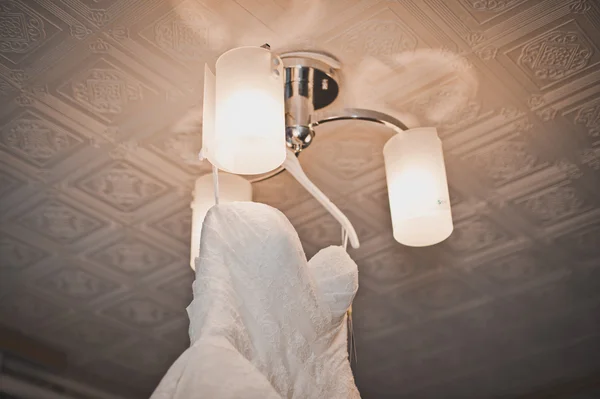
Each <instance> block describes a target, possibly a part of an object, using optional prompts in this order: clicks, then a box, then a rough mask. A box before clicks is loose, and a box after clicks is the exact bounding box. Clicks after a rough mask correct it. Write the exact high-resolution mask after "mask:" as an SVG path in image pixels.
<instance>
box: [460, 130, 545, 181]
mask: <svg viewBox="0 0 600 399" xmlns="http://www.w3.org/2000/svg"><path fill="white" fill-rule="evenodd" d="M536 150H537V148H534V147H533V144H532V143H531V142H530V140H529V139H528V137H527V136H526V134H525V133H523V132H522V131H519V130H517V131H513V132H511V133H509V134H506V135H502V136H500V137H496V139H495V140H493V141H488V142H487V143H486V144H483V145H481V146H480V147H479V148H475V149H474V150H471V151H469V152H467V153H464V154H462V155H461V156H460V159H461V160H462V161H463V162H464V163H465V164H468V165H469V166H470V168H471V169H472V171H473V172H475V173H477V174H479V175H480V176H481V177H483V178H486V179H487V180H489V181H490V183H492V184H493V185H494V186H496V187H500V186H502V185H505V184H507V183H509V182H511V181H514V180H517V179H521V178H524V177H526V176H528V175H530V174H532V173H534V172H537V171H539V170H541V169H543V168H545V167H547V166H548V163H547V162H545V160H544V155H543V154H540V153H539V152H536Z"/></svg>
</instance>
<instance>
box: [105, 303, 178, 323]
mask: <svg viewBox="0 0 600 399" xmlns="http://www.w3.org/2000/svg"><path fill="white" fill-rule="evenodd" d="M102 313H103V314H104V315H106V316H108V317H111V318H113V319H115V320H117V321H120V322H122V323H124V324H126V325H128V326H130V327H133V328H140V329H145V328H150V327H158V326H160V325H162V324H164V323H166V322H169V321H171V320H173V319H175V318H176V317H177V314H176V312H174V311H172V310H171V309H169V308H168V307H167V306H165V305H164V304H161V303H160V302H158V301H156V300H154V299H152V298H150V297H148V296H139V295H134V296H132V297H129V298H126V299H124V300H121V301H120V302H118V303H116V304H112V305H111V306H109V307H108V308H107V309H104V310H103V311H102Z"/></svg>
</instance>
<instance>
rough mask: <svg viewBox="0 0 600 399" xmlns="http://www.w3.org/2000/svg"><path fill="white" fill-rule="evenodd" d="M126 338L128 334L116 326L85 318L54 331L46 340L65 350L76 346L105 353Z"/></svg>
mask: <svg viewBox="0 0 600 399" xmlns="http://www.w3.org/2000/svg"><path fill="white" fill-rule="evenodd" d="M128 336H129V334H128V333H126V332H125V331H124V330H122V329H121V328H119V327H117V326H114V325H112V324H109V323H106V322H105V321H103V320H99V319H96V320H94V319H90V318H88V316H86V318H83V319H79V320H78V321H76V322H74V323H68V324H67V325H62V326H60V327H59V328H56V329H54V331H52V332H51V333H50V334H48V336H47V337H46V340H47V341H50V342H52V343H54V344H56V345H59V346H60V347H62V348H64V349H67V350H69V349H72V348H73V347H74V346H77V347H80V348H83V349H84V350H98V351H107V350H110V348H112V347H114V346H115V345H118V344H119V343H120V342H122V341H124V340H126V339H127V338H128Z"/></svg>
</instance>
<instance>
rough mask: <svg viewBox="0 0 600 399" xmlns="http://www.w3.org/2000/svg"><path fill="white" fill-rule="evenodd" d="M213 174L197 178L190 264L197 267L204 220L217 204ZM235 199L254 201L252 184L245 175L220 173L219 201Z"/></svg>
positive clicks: (193, 203) (232, 200)
mask: <svg viewBox="0 0 600 399" xmlns="http://www.w3.org/2000/svg"><path fill="white" fill-rule="evenodd" d="M214 192H215V191H214V185H213V178H212V174H208V175H204V176H202V177H200V178H198V179H197V180H196V187H195V189H194V200H193V201H192V203H191V207H192V242H191V246H190V247H191V252H190V266H191V267H192V269H195V267H196V265H195V259H196V257H197V256H198V254H199V252H200V238H201V233H202V222H204V218H205V217H206V214H207V213H208V210H209V209H210V208H211V207H212V206H213V205H214V204H215V194H214ZM234 201H252V184H250V182H249V181H248V180H246V179H244V178H243V177H240V176H236V175H232V174H229V173H219V203H224V202H234Z"/></svg>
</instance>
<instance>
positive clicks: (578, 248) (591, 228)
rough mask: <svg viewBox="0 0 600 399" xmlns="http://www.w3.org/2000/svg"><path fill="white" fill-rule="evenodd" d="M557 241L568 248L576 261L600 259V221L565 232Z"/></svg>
mask: <svg viewBox="0 0 600 399" xmlns="http://www.w3.org/2000/svg"><path fill="white" fill-rule="evenodd" d="M555 242H556V243H557V244H558V245H560V246H561V247H563V248H564V249H565V250H567V251H568V252H569V253H570V254H571V256H572V257H573V260H575V261H576V262H584V261H594V260H598V261H600V222H598V221H596V222H595V223H592V224H589V225H587V226H582V227H579V228H577V229H576V230H574V231H571V232H565V233H562V234H561V235H559V236H558V237H557V238H555Z"/></svg>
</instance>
